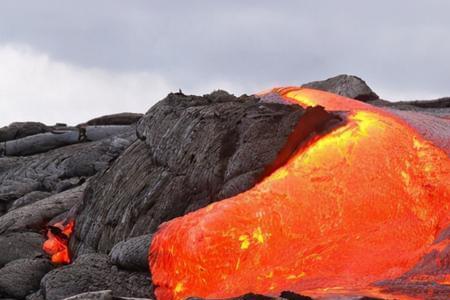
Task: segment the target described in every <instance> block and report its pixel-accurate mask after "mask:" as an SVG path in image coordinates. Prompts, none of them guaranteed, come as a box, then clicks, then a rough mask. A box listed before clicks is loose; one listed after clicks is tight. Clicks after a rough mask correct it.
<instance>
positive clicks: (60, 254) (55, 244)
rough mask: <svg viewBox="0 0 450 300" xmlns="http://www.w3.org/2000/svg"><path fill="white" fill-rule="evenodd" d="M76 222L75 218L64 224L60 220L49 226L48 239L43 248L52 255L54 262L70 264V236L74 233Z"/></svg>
mask: <svg viewBox="0 0 450 300" xmlns="http://www.w3.org/2000/svg"><path fill="white" fill-rule="evenodd" d="M74 225H75V222H74V221H73V220H71V221H69V222H67V224H64V222H59V223H56V224H54V225H51V226H49V229H48V231H47V240H46V241H45V242H44V245H43V246H42V249H43V250H44V251H45V252H46V253H47V254H48V255H50V256H51V260H52V263H54V264H70V262H71V259H70V253H69V245H68V244H69V238H70V236H71V235H72V232H73V227H74Z"/></svg>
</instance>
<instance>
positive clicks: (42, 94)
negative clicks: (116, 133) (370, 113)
mask: <svg viewBox="0 0 450 300" xmlns="http://www.w3.org/2000/svg"><path fill="white" fill-rule="evenodd" d="M449 12H450V1H448V0H441V1H437V0H434V1H433V0H422V1H419V0H409V1H408V0H404V1H399V0H377V1H361V0H339V1H337V0H329V1H323V0H312V1H302V0H297V1H294V0H293V1H282V0H278V1H264V0H257V1H256V0H255V1H245V0H239V1H237V0H236V1H234V0H226V1H213V0H205V1H186V0H180V1H168V0H166V1H151V0H142V1H139V0H127V1H122V0H76V1H64V0H39V1H22V0H0V126H1V125H6V124H9V123H11V122H13V121H24V120H37V121H43V122H45V123H49V124H53V123H55V122H66V123H69V124H76V123H80V122H83V121H86V120H87V119H89V118H92V117H95V116H99V115H103V114H108V113H114V112H122V111H133V112H145V111H146V110H147V109H148V108H149V107H151V106H152V104H154V103H155V102H156V101H158V100H160V99H161V98H163V97H164V96H165V95H166V94H167V93H168V92H170V91H176V90H178V89H179V88H181V89H182V90H183V91H184V92H185V93H206V92H209V91H211V90H214V89H218V88H221V89H227V90H229V91H231V92H233V93H235V94H241V93H254V92H257V91H259V90H264V89H267V88H270V87H273V86H282V85H300V84H302V83H305V82H308V81H311V80H318V79H325V78H327V77H330V76H334V75H337V74H342V73H347V74H354V75H358V76H360V77H362V78H363V79H365V80H366V81H367V83H368V84H369V85H370V86H371V87H372V88H373V89H374V90H375V92H377V93H378V94H379V95H380V96H382V97H383V98H387V99H395V100H402V99H430V98H436V97H441V96H449V95H450V18H449Z"/></svg>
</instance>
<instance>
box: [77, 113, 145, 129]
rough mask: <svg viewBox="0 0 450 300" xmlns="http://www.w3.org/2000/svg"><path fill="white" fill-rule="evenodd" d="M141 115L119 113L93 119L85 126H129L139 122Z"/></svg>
mask: <svg viewBox="0 0 450 300" xmlns="http://www.w3.org/2000/svg"><path fill="white" fill-rule="evenodd" d="M142 116H143V114H136V113H119V114H113V115H107V116H101V117H98V118H94V119H92V120H89V121H87V122H86V125H97V126H98V125H131V124H134V123H136V122H137V121H139V119H140V118H142Z"/></svg>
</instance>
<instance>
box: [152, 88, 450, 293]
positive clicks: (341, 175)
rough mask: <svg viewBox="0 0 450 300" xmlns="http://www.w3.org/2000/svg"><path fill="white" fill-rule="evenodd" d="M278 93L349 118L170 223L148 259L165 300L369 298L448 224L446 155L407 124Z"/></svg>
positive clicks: (316, 98)
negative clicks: (290, 294) (329, 293)
mask: <svg viewBox="0 0 450 300" xmlns="http://www.w3.org/2000/svg"><path fill="white" fill-rule="evenodd" d="M272 92H276V93H278V94H279V95H281V96H282V97H284V99H286V100H287V101H291V102H295V103H298V104H300V105H302V106H314V105H321V106H324V107H325V108H326V109H327V110H329V111H345V112H346V116H347V117H346V118H347V119H346V121H345V122H344V123H343V124H342V125H341V126H339V127H337V128H335V129H334V130H333V131H331V132H329V133H327V134H325V135H323V136H321V137H320V138H318V139H315V140H313V141H311V142H310V143H309V144H308V145H307V146H306V147H303V148H301V149H299V150H298V152H296V153H295V154H294V155H293V156H292V157H291V159H290V160H289V161H288V162H287V163H286V164H285V165H284V166H282V167H280V168H279V169H278V170H276V171H275V172H274V173H272V174H271V175H269V176H268V177H266V178H265V179H264V180H262V181H261V182H260V183H259V184H257V185H256V186H255V187H253V188H252V189H250V190H248V191H246V192H244V193H241V194H239V195H237V196H234V197H232V198H229V199H225V200H222V201H220V202H216V203H213V204H211V205H209V206H207V207H205V208H202V209H199V210H197V211H195V212H193V213H190V214H187V215H185V216H183V217H180V218H176V219H173V220H171V221H169V222H167V223H164V224H163V225H162V226H161V227H160V229H159V231H158V232H157V233H156V234H155V236H154V238H153V241H152V244H151V247H150V253H149V261H150V268H151V271H152V280H153V282H154V284H155V286H156V292H155V293H156V296H157V298H158V299H160V300H161V299H162V300H165V299H184V298H186V297H189V296H199V297H205V298H225V297H232V296H238V295H242V294H245V293H248V292H254V293H261V294H268V295H276V294H279V293H280V292H281V291H283V290H291V291H295V292H302V291H305V290H314V289H322V290H327V289H346V288H348V289H355V288H361V289H364V288H367V287H369V286H370V285H371V284H372V283H374V282H376V281H378V280H383V279H391V278H395V277H397V276H399V275H401V274H403V273H404V272H405V271H407V270H409V269H410V268H411V267H412V266H414V264H416V263H417V262H418V261H419V260H420V258H421V257H422V256H423V255H424V254H425V253H426V252H427V251H429V250H430V248H431V244H432V243H433V241H434V239H435V237H436V235H437V234H438V233H439V231H440V230H441V229H442V228H445V227H446V226H448V225H449V224H450V213H449V212H450V185H449V182H450V161H449V157H448V155H447V154H446V153H445V152H444V151H443V150H442V149H439V148H438V147H436V146H434V145H433V144H432V143H431V142H429V141H427V140H426V139H424V138H423V137H422V136H421V135H420V134H419V133H418V132H417V131H416V130H414V129H413V128H412V127H410V126H408V125H407V123H405V122H404V121H402V120H401V119H400V118H398V117H396V116H394V115H393V114H391V113H389V112H386V111H383V110H382V109H378V108H374V107H372V106H370V105H368V104H365V103H361V102H358V101H355V100H352V99H347V98H344V97H340V96H337V95H333V94H329V93H326V92H320V91H316V90H311V89H304V88H285V89H274V90H273V91H272Z"/></svg>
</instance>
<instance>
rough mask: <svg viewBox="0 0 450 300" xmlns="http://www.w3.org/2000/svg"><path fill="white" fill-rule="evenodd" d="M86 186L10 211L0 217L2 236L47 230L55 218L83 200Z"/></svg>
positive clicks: (0, 232)
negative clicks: (48, 224) (49, 222)
mask: <svg viewBox="0 0 450 300" xmlns="http://www.w3.org/2000/svg"><path fill="white" fill-rule="evenodd" d="M85 186H86V185H81V186H79V187H76V188H73V189H71V190H68V191H65V192H62V193H59V194H55V195H53V196H50V197H48V198H45V199H42V200H39V201H37V202H35V203H33V204H30V205H27V206H24V207H20V208H17V209H14V210H11V211H9V212H8V213H6V214H5V215H3V216H1V217H0V234H5V233H9V232H22V231H34V232H39V231H41V230H43V229H44V228H45V226H46V225H47V222H48V221H50V220H51V219H52V218H54V217H55V216H57V215H59V214H62V213H64V212H66V211H68V210H70V209H71V208H72V207H73V206H74V205H75V204H76V203H78V202H79V200H80V199H81V197H82V195H83V192H84V189H85Z"/></svg>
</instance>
